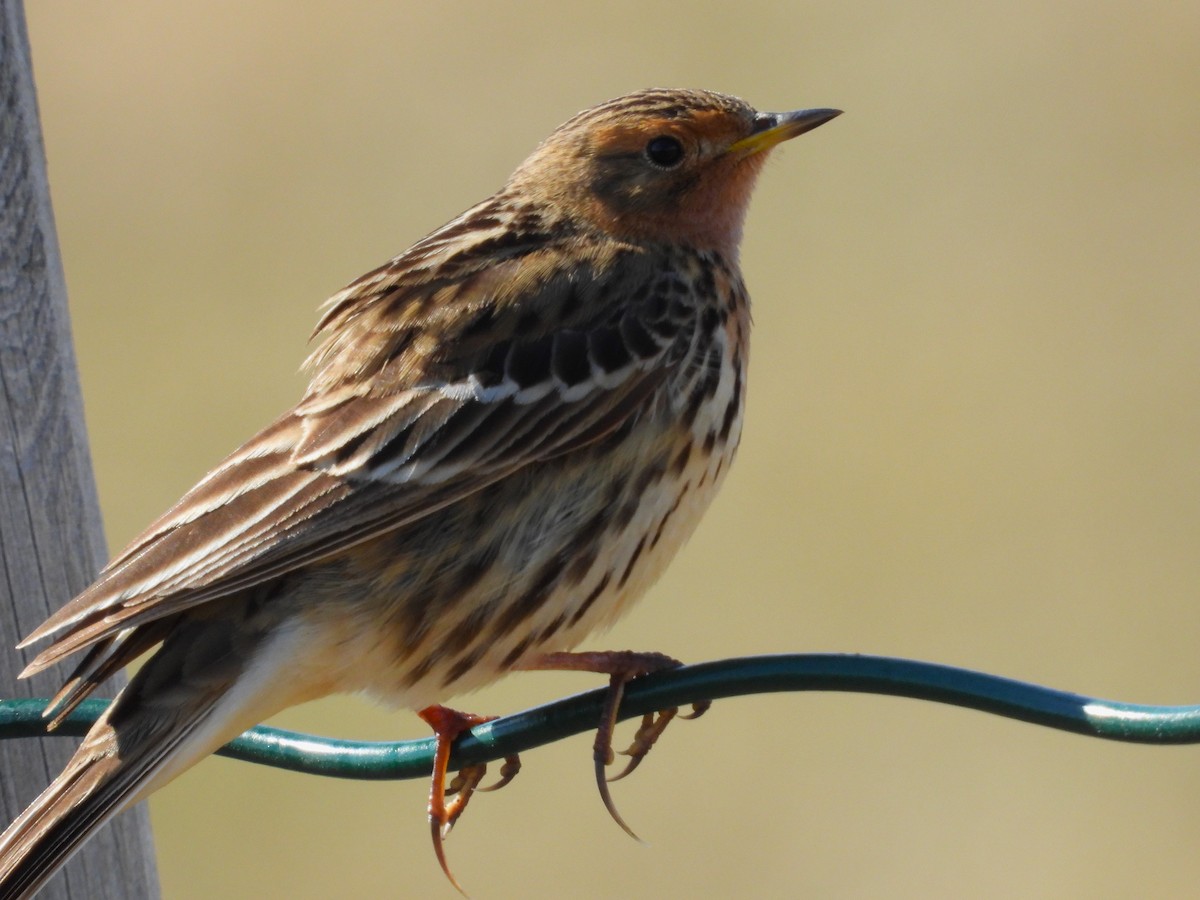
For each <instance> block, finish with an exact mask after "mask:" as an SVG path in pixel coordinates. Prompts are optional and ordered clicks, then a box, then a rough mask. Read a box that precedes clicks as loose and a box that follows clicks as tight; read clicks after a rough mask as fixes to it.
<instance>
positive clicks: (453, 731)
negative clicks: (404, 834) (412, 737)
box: [417, 706, 521, 897]
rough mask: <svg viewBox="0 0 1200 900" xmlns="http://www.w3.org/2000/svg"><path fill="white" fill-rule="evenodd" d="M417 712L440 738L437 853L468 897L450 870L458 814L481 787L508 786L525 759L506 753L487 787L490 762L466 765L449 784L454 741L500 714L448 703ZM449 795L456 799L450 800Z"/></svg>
mask: <svg viewBox="0 0 1200 900" xmlns="http://www.w3.org/2000/svg"><path fill="white" fill-rule="evenodd" d="M417 715H419V716H420V717H421V718H422V719H424V720H425V723H426V724H427V725H429V727H430V728H432V729H433V735H434V739H435V740H436V742H437V743H436V747H435V751H434V757H433V780H432V783H431V784H430V786H429V829H430V834H431V835H432V837H433V853H434V855H435V856H436V857H437V861H438V864H439V865H440V866H441V867H442V871H443V872H444V873H445V874H446V877H447V878H448V879H450V883H451V884H452V885H454V887H455V888H457V889H458V892H459V893H460V894H462V895H463V896H464V897H465V896H466V891H464V890H463V888H462V885H461V884H459V883H458V879H457V878H455V877H454V873H453V872H451V871H450V865H449V863H448V862H447V861H446V847H445V841H446V836H447V835H448V834H449V833H450V829H452V828H453V827H454V823H455V822H457V821H458V817H459V816H461V815H462V814H463V811H464V810H466V808H467V803H469V802H470V800H471V795H472V794H474V793H475V791H477V790H479V791H495V790H499V789H500V788H502V787H504V786H505V785H506V784H508V783H509V782H510V781H512V780H513V779H514V778H515V777H516V776H517V773H518V772H519V771H520V770H521V760H520V757H518V756H517V755H516V754H513V755H511V756H506V757H504V765H503V766H502V767H501V769H500V779H499V780H498V781H497V782H496V783H495V784H491V785H488V786H486V787H480V786H479V783H480V782H481V781H483V778H484V776H485V775H486V774H487V764H486V763H475V764H473V765H469V766H464V767H463V768H462V769H460V770H459V771H458V772H457V773H456V774H455V776H454V778H453V779H452V780H451V781H450V783H449V784H447V783H446V774H447V770H448V769H449V766H450V751H451V749H452V748H453V746H454V741H455V740H456V739H457V738H458V736H459V735H461V734H462V733H463V732H464V731H470V730H471V729H472V728H474V727H475V726H476V725H482V724H483V723H484V722H490V721H491V720H492V719H494V718H496V717H495V716H477V715H475V714H473V713H464V712H459V711H458V710H456V709H450V708H449V707H448V706H427V707H425V709H423V710H421V711H420V712H419V713H417ZM447 797H452V798H453V799H451V800H450V801H449V802H447V800H446V798H447Z"/></svg>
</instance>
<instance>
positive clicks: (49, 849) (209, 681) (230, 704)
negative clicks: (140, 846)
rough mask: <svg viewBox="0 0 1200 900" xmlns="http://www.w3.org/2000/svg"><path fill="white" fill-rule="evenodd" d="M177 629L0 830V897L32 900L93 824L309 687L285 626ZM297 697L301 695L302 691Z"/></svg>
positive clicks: (301, 654)
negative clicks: (298, 671) (253, 631)
mask: <svg viewBox="0 0 1200 900" xmlns="http://www.w3.org/2000/svg"><path fill="white" fill-rule="evenodd" d="M227 630H235V629H227V623H222V622H220V621H219V620H218V621H216V622H213V621H211V620H210V621H209V622H207V623H197V625H196V626H195V627H187V626H184V627H181V628H179V629H176V631H175V633H174V634H172V635H171V637H169V638H168V639H167V641H166V642H165V643H164V644H163V646H162V647H161V648H160V650H159V651H158V652H157V653H155V654H154V655H153V656H152V657H151V658H150V659H149V660H148V661H147V662H146V664H145V665H144V666H143V667H142V668H141V669H140V670H139V671H138V673H137V674H136V675H135V676H134V677H133V678H132V679H131V680H130V682H129V684H128V685H127V686H126V687H125V689H124V690H122V691H121V693H120V694H119V695H118V697H117V699H116V700H114V701H113V704H112V706H111V707H110V708H109V709H108V711H107V712H105V714H104V715H103V716H102V717H101V718H100V719H99V720H98V721H97V722H96V724H95V725H94V726H92V729H91V730H90V731H89V732H88V734H87V737H85V738H84V740H83V743H82V744H81V745H80V747H79V749H78V751H76V753H75V755H74V756H73V757H72V758H71V760H70V761H69V762H68V763H67V766H66V768H65V769H64V770H63V772H62V773H61V774H60V775H59V776H58V777H57V778H56V779H55V780H54V781H53V783H51V784H50V786H49V787H47V788H46V790H44V791H43V792H42V793H41V795H40V796H39V797H38V798H37V799H36V800H34V801H33V803H31V804H30V805H29V807H28V808H27V809H26V810H25V811H24V812H23V813H21V815H20V816H19V817H18V818H17V819H16V820H15V821H14V822H13V823H12V824H11V825H10V826H9V827H8V828H7V830H5V832H4V834H3V835H0V900H23V898H26V897H30V896H32V895H33V893H34V892H35V891H37V890H38V888H40V887H41V886H42V885H43V884H44V883H45V882H46V880H47V879H48V878H50V876H52V875H53V874H54V873H55V872H56V871H57V870H58V869H59V868H60V867H62V866H63V865H64V864H65V863H66V861H67V860H68V859H69V858H70V857H71V855H72V854H73V853H74V852H75V851H76V850H78V849H79V847H80V846H81V845H82V844H83V842H84V841H86V840H87V839H88V837H90V836H91V835H92V833H93V832H95V831H96V829H97V828H99V827H100V826H101V825H103V824H104V823H105V822H107V821H108V820H109V819H111V818H112V817H113V816H115V815H116V814H117V813H119V812H120V811H121V810H123V809H125V808H127V807H129V806H132V805H133V804H135V803H137V802H138V801H139V800H141V799H143V798H144V797H146V796H147V795H148V794H150V793H151V792H152V791H154V790H157V789H158V788H159V787H162V786H163V785H164V784H166V783H167V782H168V781H170V780H171V779H173V778H174V777H175V776H177V775H179V774H180V773H181V772H183V771H184V770H186V769H188V768H190V767H191V766H192V765H194V764H195V763H196V762H198V761H199V760H201V759H203V758H204V757H205V756H207V755H208V754H210V753H212V752H213V751H214V750H216V749H217V748H218V747H220V746H222V745H223V744H224V743H225V742H226V741H228V740H229V739H230V738H232V737H235V736H236V735H238V734H240V733H241V732H242V731H244V730H245V729H246V728H248V727H250V726H252V725H254V724H256V723H258V722H260V721H262V720H263V719H265V718H267V717H268V716H270V715H273V714H274V713H275V712H278V711H279V710H280V709H283V708H284V707H286V706H289V705H291V704H293V703H296V702H300V701H301V700H303V699H310V698H311V697H312V696H315V695H316V693H317V692H313V691H303V690H302V688H303V685H302V682H303V678H302V677H301V678H295V677H290V676H292V675H293V674H294V663H295V660H297V659H303V658H304V652H303V651H304V649H306V648H305V647H303V646H301V644H302V643H303V642H301V641H299V640H298V638H297V635H296V634H295V633H289V632H288V630H287V629H283V630H281V631H276V632H275V633H273V634H271V635H266V634H264V633H262V632H260V633H259V634H258V635H257V636H256V638H254V637H250V635H248V634H247V633H246V632H245V631H241V632H239V633H237V634H236V637H234V636H233V635H230V634H228V633H225V634H222V633H220V632H221V631H227ZM301 694H303V696H301Z"/></svg>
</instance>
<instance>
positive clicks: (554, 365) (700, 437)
mask: <svg viewBox="0 0 1200 900" xmlns="http://www.w3.org/2000/svg"><path fill="white" fill-rule="evenodd" d="M836 115H838V110H832V109H810V110H802V111H799V112H790V113H782V114H776V113H760V112H756V111H755V110H754V109H752V108H751V107H750V106H748V105H747V104H746V103H744V102H743V101H741V100H739V99H737V98H734V97H729V96H725V95H722V94H716V93H710V92H707V91H696V90H646V91H640V92H638V93H634V94H630V95H628V96H625V97H621V98H618V99H616V100H611V101H609V102H607V103H603V104H601V105H599V106H596V107H593V108H592V109H588V110H585V111H584V112H581V113H579V114H578V115H576V116H575V117H574V118H572V119H570V120H569V121H567V122H566V123H565V124H563V125H562V126H560V127H559V128H558V129H557V130H556V131H554V133H553V134H551V135H550V137H548V138H547V139H546V140H545V141H544V142H543V143H542V144H541V145H540V146H539V147H538V148H537V149H536V150H535V151H534V152H533V154H532V155H531V156H530V157H529V158H528V159H527V160H525V162H524V163H522V164H521V165H520V166H519V167H518V168H517V170H516V172H514V173H513V175H512V177H511V178H510V179H509V180H508V183H507V184H505V185H504V187H502V188H501V189H500V191H499V192H498V193H496V194H495V195H494V196H492V197H490V198H489V199H487V200H485V201H484V202H482V203H480V204H479V205H477V206H475V207H473V208H471V209H469V210H467V211H466V212H465V213H463V214H462V215H460V216H459V217H458V218H456V219H454V220H452V221H451V222H449V223H448V224H446V225H444V226H443V227H442V228H440V229H438V230H437V231H435V232H433V233H432V234H430V235H429V236H428V237H426V238H424V239H423V240H421V241H419V242H418V243H417V244H415V245H414V246H412V247H411V248H409V249H408V250H406V251H405V252H403V253H401V254H400V255H399V256H397V257H395V258H394V259H392V260H391V261H389V262H387V263H385V264H384V265H383V266H381V267H380V268H378V269H376V270H375V271H373V272H370V273H368V274H366V275H364V276H362V277H361V278H359V279H358V280H357V281H355V282H353V283H352V284H350V285H349V286H348V287H347V288H346V289H345V290H343V291H341V292H340V293H338V294H336V295H335V296H334V297H333V298H332V299H331V300H330V301H329V302H328V304H327V307H326V309H325V311H324V315H323V317H322V318H321V320H320V323H319V324H318V326H317V330H316V332H315V335H314V336H319V337H320V340H319V344H318V346H317V347H316V349H315V351H314V352H313V353H312V355H311V356H310V357H309V359H308V361H307V366H308V367H309V369H310V370H311V373H312V380H311V383H310V384H309V386H308V389H307V392H306V393H305V395H304V397H303V399H302V400H301V401H300V403H299V404H298V405H297V406H296V407H294V408H293V409H291V410H289V411H288V412H287V413H285V414H284V415H283V416H282V417H281V418H279V419H278V420H277V421H275V422H274V423H273V424H271V425H269V426H268V427H267V428H266V429H265V430H263V431H262V432H260V433H259V434H257V435H256V436H255V437H253V438H251V439H250V441H249V442H247V443H246V444H245V445H244V446H243V447H242V448H241V449H239V450H237V451H236V452H235V453H234V454H233V455H232V456H230V457H229V458H228V459H226V460H225V461H224V462H223V463H221V464H220V465H219V466H218V467H217V468H216V469H214V470H213V471H212V472H211V473H210V474H209V475H207V476H206V477H205V478H204V479H203V480H202V481H201V482H200V483H199V484H198V485H196V487H194V488H193V489H192V490H191V491H189V492H188V493H187V494H186V495H185V496H184V497H183V499H181V500H180V501H179V502H178V503H177V504H176V505H175V506H174V507H172V508H171V509H170V510H168V511H167V513H166V514H165V515H163V516H162V517H161V518H160V519H158V521H156V522H155V523H154V524H153V525H151V526H150V528H149V529H147V530H146V531H145V532H144V533H143V534H142V535H141V536H139V537H138V538H137V539H135V540H134V541H133V543H132V544H130V545H129V546H128V547H127V548H126V549H125V550H124V551H122V552H121V553H120V554H119V555H118V556H117V557H116V558H115V559H114V560H113V561H112V562H110V563H109V564H108V566H107V567H106V568H105V569H104V571H103V572H101V573H100V576H99V577H98V578H97V580H96V582H95V583H94V584H92V585H91V586H90V587H89V588H88V589H87V590H85V591H84V592H83V593H82V594H80V595H79V596H78V597H76V598H75V599H74V600H72V601H71V602H70V603H68V604H67V605H66V606H64V607H63V608H62V609H61V610H60V611H59V612H57V613H56V614H55V615H53V616H52V617H51V618H50V619H49V620H48V621H46V622H45V623H44V624H43V625H42V626H41V627H40V628H38V629H37V630H36V631H35V632H34V633H33V634H31V635H30V636H29V638H28V639H27V640H26V641H25V642H24V643H23V644H22V646H24V645H26V644H29V643H32V642H34V641H37V640H40V639H42V638H46V637H50V636H53V642H52V643H51V644H50V645H49V646H48V647H46V648H45V649H44V650H42V652H41V653H40V654H39V655H38V656H37V658H36V659H35V660H34V661H33V662H32V663H31V664H30V665H29V667H28V668H27V669H26V670H25V674H32V673H34V672H39V671H41V670H42V669H45V668H46V667H48V666H50V665H52V664H54V663H56V662H58V661H59V660H61V659H63V658H64V657H67V656H69V655H71V654H74V653H76V652H77V651H86V654H85V655H84V656H83V659H82V661H81V662H80V663H79V664H78V666H77V668H76V669H75V671H74V673H73V674H72V675H71V676H70V678H69V679H68V680H67V682H66V684H65V685H64V687H63V688H62V690H61V691H60V692H59V693H58V695H57V696H56V697H55V698H54V699H53V701H52V702H51V704H50V707H49V708H48V709H47V715H48V716H51V715H53V716H56V717H61V716H63V715H64V714H65V713H66V712H67V711H69V710H71V709H72V708H74V707H75V706H76V705H77V704H78V703H79V702H80V701H81V700H83V699H84V698H85V697H86V696H88V694H90V693H91V692H92V691H93V690H94V689H95V687H96V686H97V685H98V684H99V683H100V682H101V681H102V680H103V679H105V678H106V677H108V676H109V675H111V674H112V673H113V672H115V671H117V670H118V669H120V668H121V667H123V666H125V665H126V664H127V663H129V662H130V661H132V660H133V659H135V658H136V657H138V656H140V655H141V654H143V653H145V652H146V651H148V650H150V649H152V648H153V647H154V646H155V645H158V644H161V646H160V647H159V648H158V650H157V651H156V652H155V653H154V654H153V655H152V656H150V658H149V659H148V661H147V662H146V663H145V665H144V666H143V667H142V668H141V669H140V670H139V671H138V672H137V674H136V675H134V676H133V678H132V680H131V681H130V682H129V685H128V686H127V687H126V688H125V689H124V690H123V691H121V693H120V694H119V696H118V697H117V699H116V700H115V702H114V703H113V704H112V706H111V707H110V708H109V710H108V711H107V712H106V713H105V714H104V716H103V717H102V718H101V719H100V720H99V721H98V722H97V723H96V724H95V726H94V727H93V728H92V730H91V731H90V732H89V733H88V735H87V737H86V738H85V739H84V741H83V744H82V745H81V746H80V748H79V750H78V752H77V753H76V754H75V756H74V757H73V759H72V760H71V761H70V763H69V764H68V765H67V767H66V769H65V771H63V772H62V774H61V775H59V776H58V778H57V779H55V781H54V782H53V783H52V784H51V785H50V786H49V787H48V788H47V789H46V790H45V791H44V792H43V793H42V794H41V796H39V797H38V798H37V799H36V800H35V801H34V802H33V803H32V804H31V805H30V806H29V808H28V809H26V810H25V812H24V813H22V814H21V816H20V817H19V818H18V819H17V820H16V821H15V822H13V824H12V825H10V826H9V828H8V830H7V831H5V832H4V834H3V836H2V837H0V897H3V898H18V897H27V896H29V895H31V894H32V893H33V892H34V891H36V890H37V889H38V887H39V886H41V885H42V884H43V883H44V882H45V881H46V879H47V878H49V877H50V875H51V874H53V873H54V871H55V870H56V869H58V868H59V867H60V866H61V865H62V864H63V863H64V862H65V861H66V859H67V858H68V857H69V856H70V855H71V853H72V852H74V851H75V850H76V849H77V848H78V846H79V845H80V844H81V843H82V842H83V841H84V840H86V839H87V838H88V836H89V835H91V834H92V832H93V831H95V830H96V829H97V828H99V827H100V826H101V825H102V824H103V823H104V822H105V821H107V820H108V819H109V818H110V817H111V816H113V815H115V814H116V813H117V812H118V811H120V810H121V809H124V808H125V807H127V806H130V805H131V804H133V803H136V802H137V801H139V800H141V799H143V798H144V797H146V796H147V795H148V794H149V793H150V792H152V791H154V790H155V789H157V788H159V787H161V786H162V785H163V784H165V783H166V782H168V781H170V780H171V779H172V778H174V777H175V776H176V775H178V774H179V773H180V772H182V771H184V770H185V769H187V768H188V767H190V766H191V765H193V764H194V763H195V762H197V761H198V760H200V759H202V758H203V757H204V756H206V755H208V754H209V753H212V752H213V751H214V750H215V749H217V748H218V747H219V746H221V745H222V744H223V743H225V742H226V741H227V740H229V739H230V738H231V737H233V736H235V735H237V734H239V733H240V732H241V731H243V730H244V729H246V728H248V727H250V726H252V725H254V724H256V723H258V722H260V721H262V720H264V719H266V718H267V717H269V716H271V715H273V714H274V713H276V712H278V711H280V710H282V709H284V708H286V707H289V706H292V705H294V704H297V703H301V702H303V701H306V700H311V699H313V698H316V697H321V696H324V695H327V694H331V693H337V692H364V693H367V694H370V695H373V696H375V697H378V698H380V699H381V700H383V701H385V702H387V703H389V704H392V705H397V706H403V707H408V708H411V709H414V710H421V714H422V716H423V717H424V718H425V720H426V721H427V722H429V723H430V724H431V725H432V726H433V727H434V729H435V732H436V733H437V735H438V738H439V753H438V764H437V766H436V771H435V772H434V782H433V787H432V789H431V793H430V818H431V830H432V833H433V837H434V845H435V848H436V850H437V853H438V858H439V861H440V862H441V863H442V866H443V868H444V869H445V868H446V865H445V858H444V856H443V854H442V847H441V840H442V837H443V836H444V834H445V832H446V831H447V830H448V828H449V826H450V825H452V824H453V821H454V819H456V818H457V816H458V814H459V813H461V811H462V805H463V802H462V798H464V797H466V796H469V794H470V789H471V787H473V785H474V784H477V783H478V775H479V774H480V773H478V772H473V773H471V775H470V777H468V779H467V783H468V787H467V789H466V790H464V791H462V792H460V794H459V797H458V798H456V802H455V803H453V804H450V805H447V803H446V802H445V787H444V779H445V774H446V761H447V759H448V755H449V748H450V744H451V742H452V741H453V739H454V737H455V736H456V735H457V734H459V733H460V732H461V731H463V730H464V729H465V728H469V727H470V726H471V725H472V724H473V723H475V722H478V721H480V719H479V717H474V716H468V715H465V714H460V713H455V712H454V711H452V710H449V709H446V708H445V707H442V706H437V705H435V704H438V703H441V702H442V701H443V700H445V699H446V698H448V697H450V696H452V695H454V694H459V693H462V692H465V691H470V690H472V689H475V688H478V687H480V686H482V685H485V684H487V683H489V682H491V681H493V680H495V679H496V678H498V677H500V676H501V675H504V674H505V673H507V672H510V671H513V670H517V669H539V668H540V669H582V670H587V671H593V672H598V673H604V674H607V675H609V676H610V681H611V684H612V690H610V702H609V708H608V711H607V713H606V716H605V721H604V723H603V724H602V726H601V734H600V736H599V738H598V740H597V760H598V771H599V773H600V777H599V781H600V784H601V792H602V794H603V795H604V796H605V800H606V803H609V801H608V798H607V791H606V788H605V786H604V784H605V780H604V774H603V773H604V765H605V764H606V763H607V762H608V761H609V760H610V758H611V747H610V738H611V730H612V720H613V719H614V717H615V714H616V706H617V703H618V702H619V699H620V690H621V687H622V685H623V684H624V683H625V682H626V681H628V680H629V679H631V678H634V677H636V676H638V675H641V674H645V673H647V672H649V671H652V670H654V669H659V668H662V667H664V666H668V665H673V664H675V663H674V661H673V660H670V659H669V658H668V657H664V656H661V655H659V654H638V653H570V652H569V651H571V650H572V649H573V648H574V647H575V646H576V645H577V644H578V643H579V642H580V641H581V640H583V638H584V637H585V636H586V635H588V634H589V633H591V632H593V631H595V630H596V629H598V628H604V627H606V626H608V625H610V624H612V623H613V622H614V621H615V620H616V618H617V617H618V616H619V615H620V614H621V613H622V612H624V611H625V610H626V609H627V608H628V607H629V605H630V604H631V603H632V602H633V601H634V600H636V599H637V598H638V597H639V596H640V595H641V594H642V593H644V592H645V590H646V589H647V587H649V586H650V584H651V583H652V582H653V581H654V580H655V579H656V578H657V577H658V575H659V573H660V572H662V570H663V567H664V566H665V565H666V564H667V562H668V561H669V560H670V559H671V557H672V556H673V555H674V554H675V552H676V550H678V549H679V547H680V546H681V545H682V544H683V542H684V541H685V540H686V539H687V537H688V536H689V535H690V534H691V533H692V530H693V529H694V528H695V526H696V523H697V521H698V520H699V518H700V516H701V514H702V513H703V512H704V510H705V508H706V507H707V506H708V504H709V502H710V501H711V500H712V498H713V495H714V494H715V492H716V490H717V488H718V486H719V485H720V483H721V481H722V479H723V478H724V476H725V473H726V472H727V471H728V468H729V463H730V461H731V460H732V458H733V455H734V452H735V450H736V448H737V445H738V439H739V437H740V436H741V431H742V410H743V397H744V392H745V385H746V361H747V349H748V338H749V329H750V311H749V301H748V298H747V295H746V289H745V287H744V285H743V283H742V277H741V275H740V273H739V270H738V244H739V241H740V239H741V234H742V222H743V218H744V216H745V213H746V208H747V205H748V202H749V199H750V193H751V189H752V188H753V186H754V182H755V179H756V177H757V176H758V174H759V172H760V170H761V169H762V166H763V163H764V161H765V160H766V158H767V156H768V151H769V150H770V149H771V148H772V147H774V146H775V145H776V144H778V143H780V142H781V141H785V140H788V139H789V138H793V137H795V136H797V135H799V134H803V133H804V132H806V131H809V130H811V129H813V128H816V127H817V126H818V125H821V124H823V123H825V122H827V121H829V120H830V119H832V118H833V117H834V116H836ZM658 730H661V726H659V725H654V724H651V725H647V726H646V727H645V728H644V730H643V732H642V733H641V734H640V735H639V741H640V743H641V744H642V745H643V748H642V749H641V750H639V751H638V754H639V755H640V754H641V753H644V751H645V748H646V746H648V744H649V743H652V742H653V739H654V737H656V736H657V731H658ZM635 762H636V759H635ZM609 805H610V808H611V803H609ZM618 821H619V818H618ZM447 874H448V875H449V871H448V869H447ZM452 880H453V879H452Z"/></svg>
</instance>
